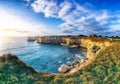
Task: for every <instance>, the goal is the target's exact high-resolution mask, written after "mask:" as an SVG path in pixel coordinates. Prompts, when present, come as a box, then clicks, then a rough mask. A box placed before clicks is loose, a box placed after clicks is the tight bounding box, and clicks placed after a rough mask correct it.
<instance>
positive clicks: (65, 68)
mask: <svg viewBox="0 0 120 84" xmlns="http://www.w3.org/2000/svg"><path fill="white" fill-rule="evenodd" d="M70 69H71V68H70V66H68V65H66V64H62V65H61V66H60V67H59V68H58V71H59V72H61V73H66V72H68V71H69V70H70Z"/></svg>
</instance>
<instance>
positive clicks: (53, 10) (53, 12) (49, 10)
mask: <svg viewBox="0 0 120 84" xmlns="http://www.w3.org/2000/svg"><path fill="white" fill-rule="evenodd" d="M31 6H32V8H33V10H34V11H35V12H36V13H39V12H42V13H44V14H45V17H56V16H57V12H58V9H59V8H58V7H57V4H56V3H55V2H53V1H52V0H51V1H48V0H36V1H34V3H32V4H31Z"/></svg>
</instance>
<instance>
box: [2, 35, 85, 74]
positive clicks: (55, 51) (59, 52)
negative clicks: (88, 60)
mask: <svg viewBox="0 0 120 84" xmlns="http://www.w3.org/2000/svg"><path fill="white" fill-rule="evenodd" d="M3 54H14V55H17V56H18V57H19V59H20V60H23V61H24V62H25V63H26V64H27V65H29V66H31V67H33V68H34V69H35V70H36V71H38V72H44V73H54V74H57V73H59V72H58V68H59V67H60V66H61V65H62V64H70V63H73V62H75V61H80V60H81V59H82V58H84V57H85V55H86V52H82V51H81V50H80V49H79V48H69V47H65V46H61V45H54V44H44V43H37V42H36V41H27V38H26V37H0V56H2V55H3ZM71 59H72V60H71Z"/></svg>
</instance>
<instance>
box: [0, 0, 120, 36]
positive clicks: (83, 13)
mask: <svg viewBox="0 0 120 84" xmlns="http://www.w3.org/2000/svg"><path fill="white" fill-rule="evenodd" d="M80 34H83V35H91V34H97V35H103V36H106V35H107V36H113V35H114V36H120V0H0V36H45V35H80Z"/></svg>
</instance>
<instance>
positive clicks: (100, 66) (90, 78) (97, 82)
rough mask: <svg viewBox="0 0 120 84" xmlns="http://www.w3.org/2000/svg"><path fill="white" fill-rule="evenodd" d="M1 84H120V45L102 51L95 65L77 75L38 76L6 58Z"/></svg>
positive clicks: (0, 65)
mask: <svg viewBox="0 0 120 84" xmlns="http://www.w3.org/2000/svg"><path fill="white" fill-rule="evenodd" d="M93 49H94V50H95V51H94V52H96V50H98V49H99V48H98V47H97V46H94V47H93ZM0 84H120V43H113V44H112V45H111V46H108V47H106V48H104V49H102V50H101V51H100V52H99V53H98V54H97V55H96V59H95V60H94V61H92V62H91V63H90V64H89V65H88V66H86V67H84V68H82V69H81V70H79V71H77V72H75V73H74V74H59V75H53V74H47V73H38V72H36V71H35V70H34V69H33V68H32V67H29V66H27V65H26V64H25V63H24V62H22V61H20V60H19V59H18V58H17V57H16V56H14V55H3V56H2V57H0Z"/></svg>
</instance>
